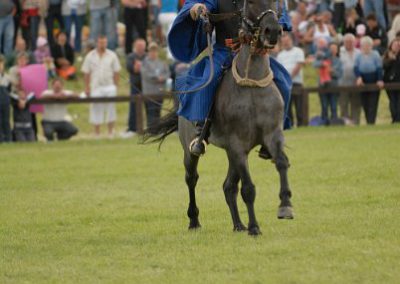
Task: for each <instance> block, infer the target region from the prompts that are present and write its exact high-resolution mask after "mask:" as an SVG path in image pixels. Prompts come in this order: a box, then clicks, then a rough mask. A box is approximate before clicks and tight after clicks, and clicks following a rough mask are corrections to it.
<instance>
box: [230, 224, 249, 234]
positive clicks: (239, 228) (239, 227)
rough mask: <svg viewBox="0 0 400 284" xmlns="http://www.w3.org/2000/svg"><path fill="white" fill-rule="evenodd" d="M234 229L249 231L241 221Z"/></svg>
mask: <svg viewBox="0 0 400 284" xmlns="http://www.w3.org/2000/svg"><path fill="white" fill-rule="evenodd" d="M233 231H234V232H244V231H247V228H246V226H245V225H243V224H242V223H239V224H236V225H234V226H233Z"/></svg>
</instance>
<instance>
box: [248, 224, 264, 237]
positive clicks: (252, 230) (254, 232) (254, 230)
mask: <svg viewBox="0 0 400 284" xmlns="http://www.w3.org/2000/svg"><path fill="white" fill-rule="evenodd" d="M261 234H262V233H261V231H260V228H259V227H258V226H254V227H252V228H249V235H250V236H259V235H261Z"/></svg>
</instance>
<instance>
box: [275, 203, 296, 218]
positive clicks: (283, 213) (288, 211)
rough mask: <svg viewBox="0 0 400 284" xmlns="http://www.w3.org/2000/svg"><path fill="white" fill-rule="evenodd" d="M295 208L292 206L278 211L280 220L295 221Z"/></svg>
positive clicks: (280, 208)
mask: <svg viewBox="0 0 400 284" xmlns="http://www.w3.org/2000/svg"><path fill="white" fill-rule="evenodd" d="M293 218H294V215H293V208H292V207H291V206H283V207H279V209H278V219H293Z"/></svg>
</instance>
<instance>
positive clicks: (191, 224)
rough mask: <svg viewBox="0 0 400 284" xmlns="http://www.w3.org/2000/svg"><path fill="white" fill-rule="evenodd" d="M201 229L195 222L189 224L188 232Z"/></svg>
mask: <svg viewBox="0 0 400 284" xmlns="http://www.w3.org/2000/svg"><path fill="white" fill-rule="evenodd" d="M200 228H201V225H200V223H199V222H198V221H197V222H190V224H189V230H197V229H200Z"/></svg>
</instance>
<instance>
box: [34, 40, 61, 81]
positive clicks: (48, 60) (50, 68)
mask: <svg viewBox="0 0 400 284" xmlns="http://www.w3.org/2000/svg"><path fill="white" fill-rule="evenodd" d="M36 47H37V48H36V50H35V52H34V55H35V61H36V63H37V64H44V65H45V66H46V70H47V76H48V78H54V77H55V75H56V72H55V65H54V60H53V58H52V57H51V53H50V48H49V45H48V42H47V40H46V38H44V37H38V39H37V43H36Z"/></svg>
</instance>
